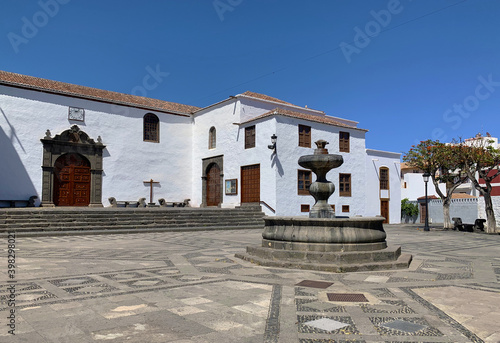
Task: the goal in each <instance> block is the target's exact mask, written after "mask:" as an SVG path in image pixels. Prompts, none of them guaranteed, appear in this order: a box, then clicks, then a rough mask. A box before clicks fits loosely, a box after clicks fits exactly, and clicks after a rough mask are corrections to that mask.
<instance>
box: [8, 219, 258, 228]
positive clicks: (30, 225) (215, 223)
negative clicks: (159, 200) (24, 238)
mask: <svg viewBox="0 0 500 343" xmlns="http://www.w3.org/2000/svg"><path fill="white" fill-rule="evenodd" d="M246 224H260V225H262V226H263V225H264V221H263V220H259V219H257V220H255V219H248V218H242V219H240V220H220V221H214V220H212V221H195V220H189V219H186V220H159V219H156V220H154V219H142V220H141V219H133V220H117V221H92V222H87V221H67V222H62V221H56V222H41V223H15V222H14V223H7V224H0V230H2V229H8V228H16V229H20V228H35V227H68V228H69V227H78V226H96V225H101V226H102V225H109V226H119V225H161V226H218V225H224V226H227V225H234V226H239V225H246Z"/></svg>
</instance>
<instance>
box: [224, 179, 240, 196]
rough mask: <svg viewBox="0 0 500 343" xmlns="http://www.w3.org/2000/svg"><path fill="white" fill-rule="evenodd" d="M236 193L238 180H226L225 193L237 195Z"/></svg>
mask: <svg viewBox="0 0 500 343" xmlns="http://www.w3.org/2000/svg"><path fill="white" fill-rule="evenodd" d="M237 194H238V180H237V179H231V180H226V195H237Z"/></svg>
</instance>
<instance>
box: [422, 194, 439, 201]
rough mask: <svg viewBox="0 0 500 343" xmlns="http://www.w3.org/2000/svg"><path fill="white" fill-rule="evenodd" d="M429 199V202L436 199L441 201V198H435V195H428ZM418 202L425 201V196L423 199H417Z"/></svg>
mask: <svg viewBox="0 0 500 343" xmlns="http://www.w3.org/2000/svg"><path fill="white" fill-rule="evenodd" d="M427 199H429V200H434V199H440V198H438V197H437V196H435V195H428V196H427ZM417 200H425V195H424V196H423V197H419V198H417Z"/></svg>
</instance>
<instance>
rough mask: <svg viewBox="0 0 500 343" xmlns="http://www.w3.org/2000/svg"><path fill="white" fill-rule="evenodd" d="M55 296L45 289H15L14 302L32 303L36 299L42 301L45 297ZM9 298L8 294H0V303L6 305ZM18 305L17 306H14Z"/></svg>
mask: <svg viewBox="0 0 500 343" xmlns="http://www.w3.org/2000/svg"><path fill="white" fill-rule="evenodd" d="M52 298H57V296H56V295H54V294H52V293H50V292H47V291H35V292H20V291H19V290H17V289H16V297H15V300H16V301H15V303H16V304H20V303H34V302H37V301H42V300H46V299H52ZM10 299H11V298H10V297H9V296H8V295H2V296H0V304H1V305H7V304H8V302H9V300H10ZM16 307H18V306H16Z"/></svg>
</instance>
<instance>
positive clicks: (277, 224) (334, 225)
mask: <svg viewBox="0 0 500 343" xmlns="http://www.w3.org/2000/svg"><path fill="white" fill-rule="evenodd" d="M264 221H265V228H264V232H263V233H262V237H263V238H264V239H266V240H274V241H287V242H303V243H334V244H353V243H356V244H363V243H376V242H385V238H386V234H385V231H384V228H383V225H382V224H383V221H384V218H382V217H360V218H357V217H356V218H306V217H266V218H264Z"/></svg>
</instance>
